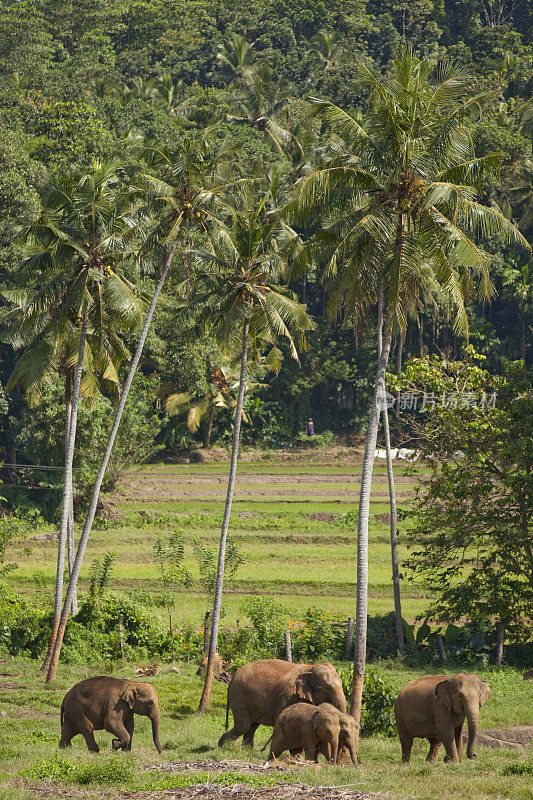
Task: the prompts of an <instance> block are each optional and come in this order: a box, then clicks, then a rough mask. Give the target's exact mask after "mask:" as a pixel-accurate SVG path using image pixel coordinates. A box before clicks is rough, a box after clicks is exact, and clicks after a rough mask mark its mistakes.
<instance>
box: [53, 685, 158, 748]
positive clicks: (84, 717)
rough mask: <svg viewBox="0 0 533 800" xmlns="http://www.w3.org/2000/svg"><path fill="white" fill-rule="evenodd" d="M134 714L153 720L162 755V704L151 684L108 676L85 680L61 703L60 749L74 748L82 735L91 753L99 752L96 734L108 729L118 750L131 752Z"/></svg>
mask: <svg viewBox="0 0 533 800" xmlns="http://www.w3.org/2000/svg"><path fill="white" fill-rule="evenodd" d="M134 714H141V715H142V716H145V717H149V718H150V720H151V722H152V735H153V739H154V744H155V746H156V747H157V751H158V752H159V753H161V743H160V740H159V703H158V700H157V692H156V690H155V689H154V687H153V686H152V684H151V683H143V682H139V681H127V680H119V679H118V678H107V677H105V676H100V677H98V678H88V679H87V680H85V681H81V682H80V683H77V684H76V685H75V686H73V687H72V689H70V691H69V692H67V694H66V695H65V697H64V699H63V702H62V704H61V741H60V742H59V747H60V748H64V747H70V743H71V740H72V738H73V737H74V736H76V734H78V733H81V735H82V736H83V737H84V739H85V742H86V743H87V747H88V748H89V750H91V751H92V752H94V753H98V752H99V747H98V745H97V744H96V741H95V739H94V734H93V731H101V730H106V731H108V733H112V734H113V735H114V736H116V737H117V738H116V739H113V749H114V750H118V749H119V748H122V750H131V740H132V738H133V728H134V719H133V715H134Z"/></svg>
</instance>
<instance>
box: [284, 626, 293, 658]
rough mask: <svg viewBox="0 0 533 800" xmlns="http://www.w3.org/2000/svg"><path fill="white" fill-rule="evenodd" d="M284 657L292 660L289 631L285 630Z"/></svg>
mask: <svg viewBox="0 0 533 800" xmlns="http://www.w3.org/2000/svg"><path fill="white" fill-rule="evenodd" d="M285 657H286V659H287V661H292V647H291V632H290V631H285Z"/></svg>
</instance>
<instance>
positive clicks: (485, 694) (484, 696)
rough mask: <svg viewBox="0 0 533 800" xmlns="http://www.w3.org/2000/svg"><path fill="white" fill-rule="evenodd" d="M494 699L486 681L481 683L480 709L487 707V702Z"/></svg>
mask: <svg viewBox="0 0 533 800" xmlns="http://www.w3.org/2000/svg"><path fill="white" fill-rule="evenodd" d="M491 697H492V695H491V693H490V689H489V684H488V683H487V682H486V681H481V680H480V682H479V707H480V708H481V706H483V705H485V703H486V702H487V700H490V698H491Z"/></svg>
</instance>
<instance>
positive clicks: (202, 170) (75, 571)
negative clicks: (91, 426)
mask: <svg viewBox="0 0 533 800" xmlns="http://www.w3.org/2000/svg"><path fill="white" fill-rule="evenodd" d="M211 133H212V132H211V131H210V130H209V129H207V130H206V131H204V133H203V135H202V136H201V137H199V138H197V139H196V138H192V137H191V138H184V140H183V141H182V143H181V147H180V150H179V151H178V152H177V153H171V152H170V151H169V150H168V149H166V148H151V149H150V152H149V155H150V156H151V159H152V163H153V166H154V167H155V168H158V170H159V175H157V176H154V175H148V174H147V175H145V176H144V179H145V181H146V184H147V186H148V187H149V188H150V190H151V191H152V194H153V199H154V202H155V204H156V205H157V206H158V207H161V204H163V213H162V214H161V217H160V222H159V223H158V224H157V225H156V226H155V228H154V230H153V231H152V234H151V235H150V236H149V237H148V239H147V243H148V245H150V247H151V250H150V252H151V254H152V258H160V259H161V271H160V275H159V279H158V282H157V284H156V286H155V289H154V293H153V295H152V299H151V302H150V305H149V307H148V311H147V313H146V317H145V320H144V325H143V327H142V330H141V334H140V337H139V341H138V343H137V347H136V350H135V353H134V356H133V358H132V360H131V362H130V368H129V371H128V375H127V378H126V380H125V382H124V386H123V387H122V392H121V395H120V400H119V403H118V405H117V409H116V412H115V417H114V419H113V423H112V425H111V429H110V431H109V435H108V439H107V443H106V447H105V450H104V454H103V456H102V461H101V463H100V467H99V469H98V472H97V475H96V478H95V482H94V486H93V489H92V493H91V498H90V501H89V507H88V510H87V516H86V519H85V523H84V526H83V530H82V533H81V537H80V540H79V543H78V548H77V551H76V557H75V559H74V564H73V568H72V575H71V579H70V581H69V586H68V590H67V593H66V597H65V602H64V604H63V610H62V613H61V619H60V622H59V627H58V631H57V636H56V641H55V645H54V650H53V653H52V658H51V661H50V667H49V669H48V674H47V678H46V680H47V682H53V681H54V680H55V677H56V675H57V666H58V663H59V656H60V653H61V647H62V644H63V637H64V635H65V629H66V626H67V622H68V616H69V613H68V609H69V607H70V603H71V602H72V597H73V596H74V592H75V589H76V584H77V580H78V577H79V573H80V569H81V565H82V562H83V556H84V554H85V549H86V547H87V542H88V540H89V536H90V533H91V530H92V525H93V522H94V517H95V514H96V507H97V504H98V498H99V496H100V488H101V486H102V481H103V479H104V476H105V472H106V469H107V465H108V463H109V459H110V457H111V453H112V450H113V445H114V442H115V438H116V435H117V432H118V428H119V425H120V421H121V419H122V414H123V412H124V408H125V405H126V401H127V399H128V394H129V391H130V388H131V384H132V381H133V378H134V376H135V373H136V371H137V367H138V365H139V361H140V359H141V355H142V352H143V349H144V344H145V342H146V337H147V336H148V330H149V328H150V324H151V321H152V318H153V315H154V311H155V308H156V305H157V301H158V299H159V295H160V294H161V291H162V289H163V286H164V284H165V281H166V279H167V276H168V274H169V271H170V269H171V266H172V264H173V261H174V256H175V254H176V251H177V249H178V246H179V244H180V243H181V242H182V243H183V244H184V245H185V244H186V243H187V242H191V240H192V236H193V235H194V233H195V231H198V230H201V231H202V232H205V233H208V225H209V224H210V222H212V221H213V220H216V218H215V216H214V212H213V209H214V207H215V205H216V201H217V197H218V195H220V194H222V193H223V192H224V191H225V190H226V189H227V188H228V185H231V184H232V183H234V181H233V182H232V181H228V180H227V178H226V177H225V176H224V177H221V176H220V174H219V168H220V167H221V165H222V164H224V163H225V162H228V160H230V159H231V158H232V157H233V154H232V153H231V151H229V150H227V149H222V150H220V149H219V148H216V147H214V146H213V144H212V141H211ZM148 252H149V251H148V250H146V253H145V258H146V261H148V255H147V253H148Z"/></svg>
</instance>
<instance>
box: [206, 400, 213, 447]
mask: <svg viewBox="0 0 533 800" xmlns="http://www.w3.org/2000/svg"><path fill="white" fill-rule="evenodd" d="M214 416H215V404H214V403H211V405H210V407H209V416H208V417H207V428H206V429H205V436H204V448H205V449H206V450H208V449H209V445H210V444H211V428H212V427H213V417H214Z"/></svg>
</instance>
